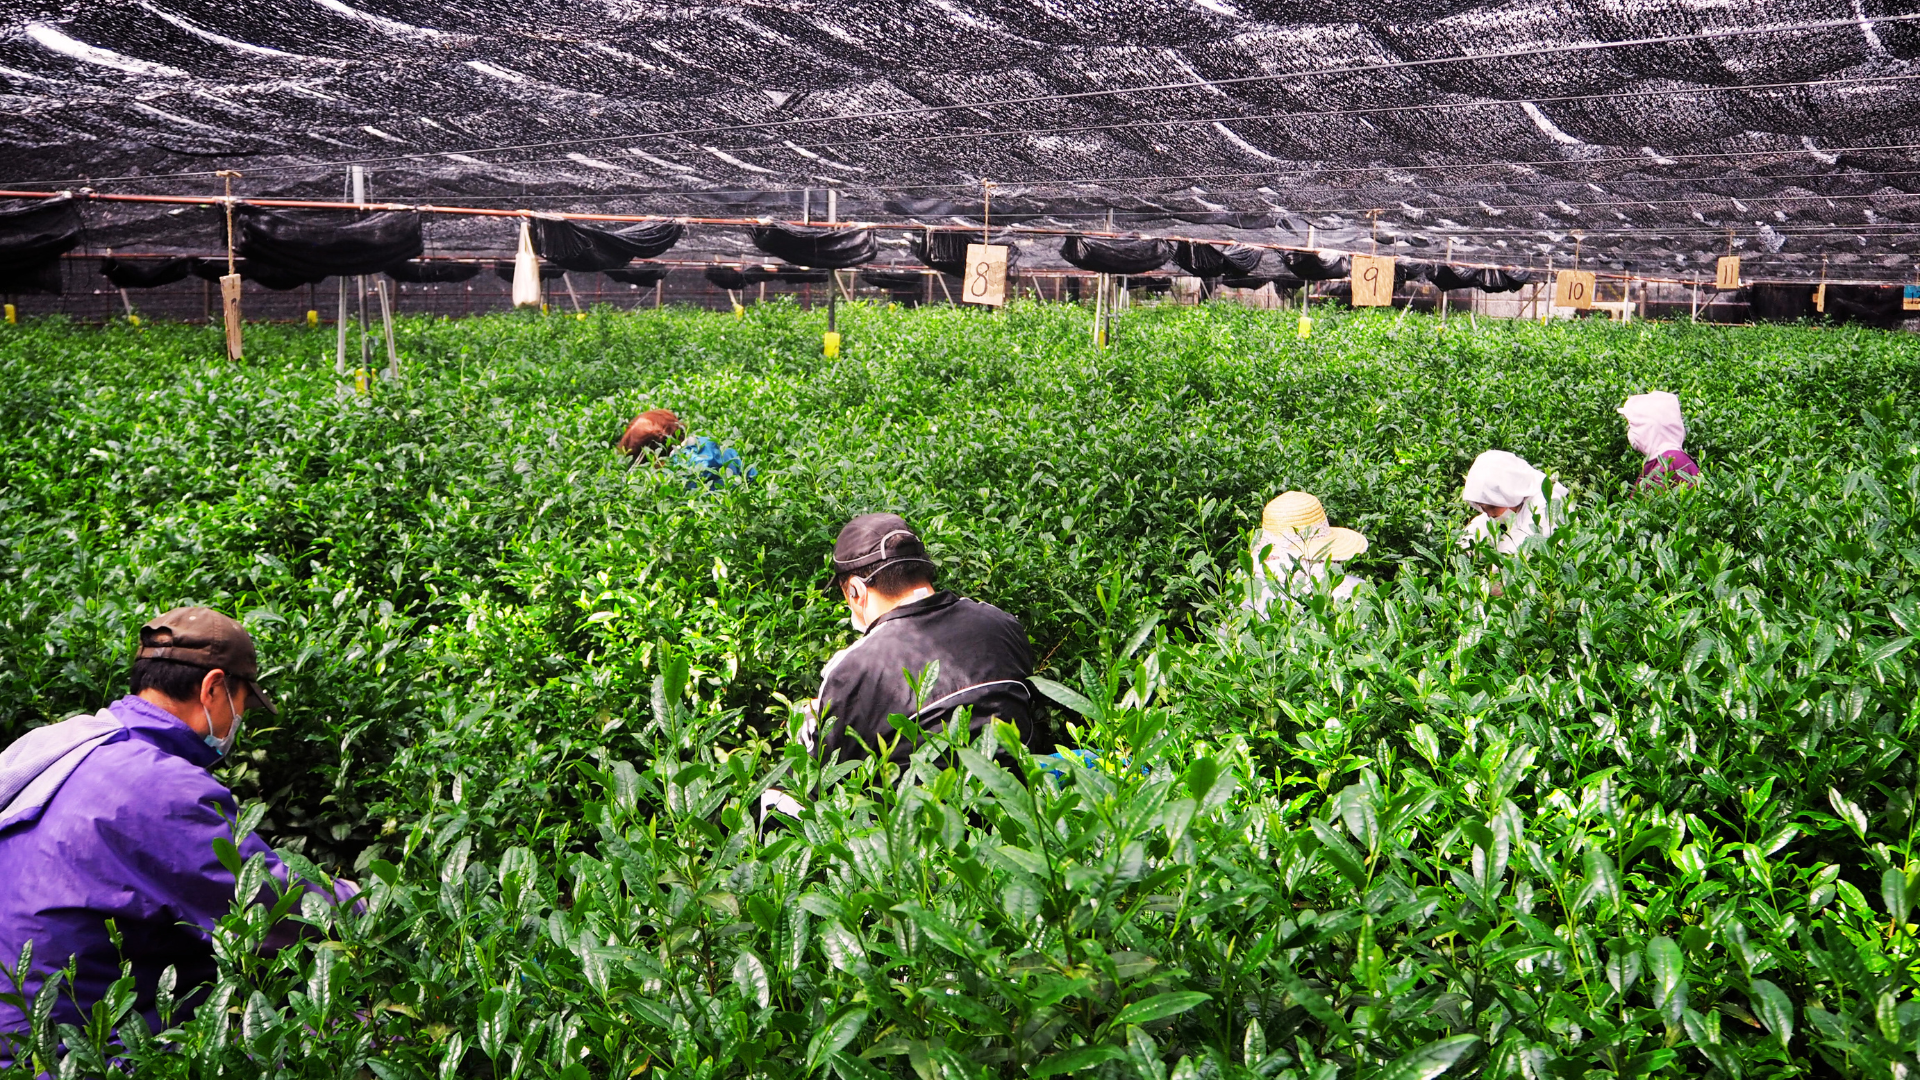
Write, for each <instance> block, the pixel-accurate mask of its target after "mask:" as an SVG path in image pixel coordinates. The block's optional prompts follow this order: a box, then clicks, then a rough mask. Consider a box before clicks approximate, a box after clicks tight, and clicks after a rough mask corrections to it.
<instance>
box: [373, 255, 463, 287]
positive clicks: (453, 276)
mask: <svg viewBox="0 0 1920 1080" xmlns="http://www.w3.org/2000/svg"><path fill="white" fill-rule="evenodd" d="M381 273H383V274H385V275H387V276H388V277H390V278H392V279H393V280H395V281H404V282H406V283H407V284H409V285H439V284H448V283H452V282H456V281H470V280H472V279H473V278H474V277H476V276H478V275H479V273H480V264H479V263H473V262H454V261H452V260H449V259H435V260H431V261H429V260H427V259H409V260H407V261H406V262H397V263H394V264H392V265H390V266H388V267H386V268H385V269H384V270H382V271H381Z"/></svg>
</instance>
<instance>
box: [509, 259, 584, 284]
mask: <svg viewBox="0 0 1920 1080" xmlns="http://www.w3.org/2000/svg"><path fill="white" fill-rule="evenodd" d="M493 272H494V273H495V274H498V275H499V276H500V280H502V281H512V280H513V260H512V259H501V260H498V261H496V262H495V263H494V264H493ZM566 272H567V269H566V267H564V266H555V265H553V264H552V263H544V262H543V263H541V264H540V280H541V281H552V280H553V279H554V278H557V277H559V276H560V275H561V274H564V273H566Z"/></svg>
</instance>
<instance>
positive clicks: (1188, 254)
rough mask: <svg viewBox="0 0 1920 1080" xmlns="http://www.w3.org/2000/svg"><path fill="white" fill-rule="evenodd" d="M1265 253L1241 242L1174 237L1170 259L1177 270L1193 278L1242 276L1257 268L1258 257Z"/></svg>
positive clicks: (1258, 263) (1258, 264)
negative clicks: (1178, 267) (1176, 265)
mask: <svg viewBox="0 0 1920 1080" xmlns="http://www.w3.org/2000/svg"><path fill="white" fill-rule="evenodd" d="M1265 254H1266V252H1264V251H1262V250H1261V249H1259V248H1257V247H1248V246H1247V245H1245V244H1230V245H1228V246H1226V247H1221V246H1220V245H1218V244H1201V243H1195V242H1193V241H1191V240H1176V241H1174V244H1173V261H1174V262H1175V263H1177V264H1179V266H1180V269H1182V270H1185V271H1186V272H1187V273H1189V274H1192V275H1193V276H1194V277H1202V278H1213V277H1228V276H1236V277H1244V276H1246V275H1248V274H1251V273H1253V272H1254V271H1255V270H1257V269H1259V267H1260V257H1261V256H1263V255H1265Z"/></svg>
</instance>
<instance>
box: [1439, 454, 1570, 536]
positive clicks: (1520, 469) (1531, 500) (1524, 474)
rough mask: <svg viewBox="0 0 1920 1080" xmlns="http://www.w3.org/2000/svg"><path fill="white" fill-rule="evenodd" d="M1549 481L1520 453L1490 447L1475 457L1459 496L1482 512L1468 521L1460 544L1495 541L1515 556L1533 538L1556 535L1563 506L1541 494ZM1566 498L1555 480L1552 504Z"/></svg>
mask: <svg viewBox="0 0 1920 1080" xmlns="http://www.w3.org/2000/svg"><path fill="white" fill-rule="evenodd" d="M1546 484H1547V474H1546V473H1543V472H1541V471H1540V470H1539V469H1536V468H1534V467H1533V466H1531V465H1529V464H1527V462H1526V460H1525V459H1524V458H1522V457H1521V456H1520V455H1518V454H1510V453H1508V452H1507V451H1505V450H1489V451H1487V452H1486V453H1484V454H1481V455H1480V456H1479V457H1477V458H1474V459H1473V468H1471V469H1468V470H1467V483H1466V486H1465V488H1464V489H1463V490H1462V491H1461V493H1460V494H1461V497H1462V498H1464V499H1466V501H1467V502H1468V503H1469V504H1471V505H1472V506H1473V508H1474V509H1476V510H1478V511H1480V513H1479V515H1478V516H1476V517H1475V518H1474V519H1473V520H1472V521H1469V522H1467V527H1466V530H1465V532H1464V533H1463V534H1462V535H1461V537H1460V546H1461V547H1470V546H1472V545H1473V544H1475V543H1481V542H1491V543H1492V544H1493V545H1494V548H1495V550H1497V551H1499V552H1500V554H1502V555H1511V554H1513V553H1514V552H1516V551H1518V550H1520V545H1521V543H1522V542H1524V541H1525V540H1526V539H1527V538H1528V537H1530V536H1552V535H1553V527H1554V524H1555V522H1554V520H1553V511H1557V510H1558V509H1559V507H1558V506H1557V505H1556V506H1553V507H1549V506H1548V504H1547V501H1546V498H1545V497H1544V496H1543V495H1542V492H1543V490H1544V489H1545V486H1546ZM1566 497H1567V489H1566V488H1565V487H1562V486H1561V485H1560V484H1558V483H1555V484H1554V485H1553V489H1552V501H1553V503H1555V504H1558V503H1560V502H1561V501H1562V500H1564V499H1565V498H1566Z"/></svg>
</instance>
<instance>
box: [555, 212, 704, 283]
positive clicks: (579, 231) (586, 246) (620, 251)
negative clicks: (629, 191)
mask: <svg viewBox="0 0 1920 1080" xmlns="http://www.w3.org/2000/svg"><path fill="white" fill-rule="evenodd" d="M686 231H687V227H686V226H685V225H682V224H680V223H679V222H677V221H643V222H639V223H638V224H634V225H628V226H626V227H624V228H619V229H594V228H589V227H587V226H585V225H582V224H580V223H579V222H577V221H569V220H567V219H565V218H546V217H535V218H534V219H533V250H534V251H535V252H536V253H538V254H539V256H540V258H541V261H543V262H550V263H553V264H555V265H556V266H559V267H560V268H561V269H563V270H578V271H580V272H582V273H590V272H599V271H606V270H617V269H619V268H620V267H623V266H625V265H627V264H628V263H630V262H632V261H633V260H635V259H652V258H656V257H658V256H660V255H663V254H665V253H666V252H667V250H668V249H670V248H672V247H673V245H675V244H677V243H679V242H680V238H681V237H682V236H684V235H686Z"/></svg>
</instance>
